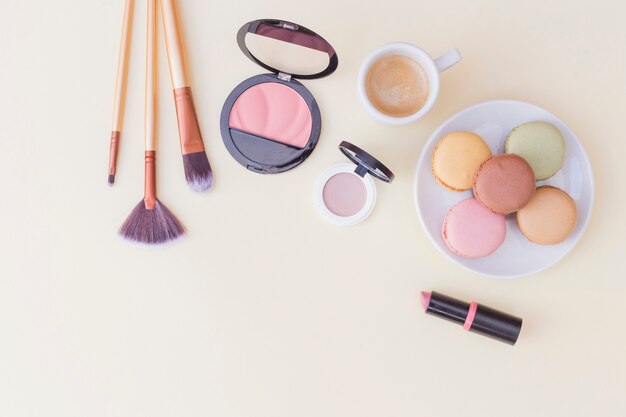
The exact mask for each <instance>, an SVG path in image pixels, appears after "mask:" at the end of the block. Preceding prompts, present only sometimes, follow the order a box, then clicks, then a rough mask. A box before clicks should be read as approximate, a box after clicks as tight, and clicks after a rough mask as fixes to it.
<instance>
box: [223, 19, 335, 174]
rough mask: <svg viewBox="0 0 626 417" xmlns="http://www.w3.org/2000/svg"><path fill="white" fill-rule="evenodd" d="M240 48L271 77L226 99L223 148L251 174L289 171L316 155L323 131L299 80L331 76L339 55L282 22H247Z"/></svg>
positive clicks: (322, 41) (256, 80) (243, 85)
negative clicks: (311, 155) (312, 154)
mask: <svg viewBox="0 0 626 417" xmlns="http://www.w3.org/2000/svg"><path fill="white" fill-rule="evenodd" d="M237 43H238V45H239V48H240V49H241V50H242V52H243V53H244V55H246V56H247V57H248V58H249V59H250V60H252V61H253V62H255V63H256V64H258V65H260V66H261V67H263V68H265V69H266V70H268V71H271V73H269V74H261V75H255V76H253V77H251V78H248V79H247V80H245V81H244V82H242V83H241V84H239V85H238V86H237V87H235V89H234V90H233V91H232V93H230V95H229V96H228V98H227V99H226V103H224V107H223V108H222V115H221V119H220V129H221V133H222V139H223V141H224V145H226V148H227V149H228V152H230V154H231V155H232V156H233V158H235V160H236V161H237V162H239V163H240V164H241V165H243V166H244V167H246V168H248V169H249V170H251V171H254V172H257V173H261V174H275V173H279V172H284V171H288V170H290V169H292V168H294V167H296V166H298V165H300V164H301V163H302V162H303V161H304V160H305V159H306V158H307V157H308V156H309V155H310V154H311V152H313V149H315V145H317V141H318V139H319V137H320V132H321V127H322V121H321V116H320V110H319V107H318V105H317V102H316V101H315V98H313V95H312V94H311V92H310V91H309V90H307V88H306V87H305V86H304V85H302V84H301V83H300V82H298V81H297V79H315V78H322V77H326V76H327V75H330V74H332V73H333V72H334V71H335V69H337V65H338V59H337V54H336V53H335V50H334V49H333V48H332V46H330V44H329V43H328V42H327V41H326V40H325V39H324V38H322V37H321V36H319V35H318V34H316V33H315V32H313V31H311V30H309V29H307V28H305V27H304V26H300V25H297V24H295V23H291V22H286V21H284V20H273V19H261V20H255V21H252V22H248V23H246V24H245V25H243V26H242V27H241V29H239V32H238V33H237Z"/></svg>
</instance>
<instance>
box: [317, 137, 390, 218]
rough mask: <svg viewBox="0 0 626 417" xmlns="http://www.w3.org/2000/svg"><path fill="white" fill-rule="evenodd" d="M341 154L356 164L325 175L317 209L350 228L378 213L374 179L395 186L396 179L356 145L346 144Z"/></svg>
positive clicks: (330, 169) (340, 166) (340, 148)
mask: <svg viewBox="0 0 626 417" xmlns="http://www.w3.org/2000/svg"><path fill="white" fill-rule="evenodd" d="M339 150H340V151H341V152H342V153H343V154H344V155H345V156H346V157H348V159H350V161H352V162H353V163H352V164H338V165H334V166H332V167H330V168H329V169H328V170H327V171H326V172H325V173H324V174H322V176H321V177H320V178H319V180H318V181H317V187H316V199H317V207H318V209H319V210H320V213H321V214H322V215H323V216H324V217H325V218H326V219H327V220H328V221H330V222H331V223H334V224H337V225H340V226H350V225H353V224H357V223H360V222H362V221H363V220H365V219H366V218H367V217H368V216H369V215H370V213H371V212H372V210H374V205H375V203H376V187H375V185H374V181H373V180H372V177H374V178H377V179H379V180H381V181H384V182H391V181H392V180H393V177H394V176H393V173H392V172H391V171H390V170H389V168H387V167H386V166H385V165H383V163H382V162H380V161H379V160H377V159H376V158H374V157H373V156H372V155H370V154H369V153H367V152H365V151H364V150H363V149H361V148H359V147H358V146H356V145H353V144H351V143H349V142H345V141H344V142H341V143H340V144H339ZM355 164H356V166H355Z"/></svg>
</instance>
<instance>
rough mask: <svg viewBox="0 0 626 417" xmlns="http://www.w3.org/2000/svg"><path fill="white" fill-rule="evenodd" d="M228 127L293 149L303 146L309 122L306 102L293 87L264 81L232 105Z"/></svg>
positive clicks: (247, 91) (309, 116)
mask: <svg viewBox="0 0 626 417" xmlns="http://www.w3.org/2000/svg"><path fill="white" fill-rule="evenodd" d="M228 124H229V126H230V128H231V129H238V130H241V131H244V132H246V133H249V134H252V135H255V136H261V137H264V138H266V139H271V140H274V141H277V142H281V143H285V144H287V145H291V146H294V147H296V148H304V146H305V145H306V144H307V142H308V141H309V137H310V136H311V129H312V126H313V122H312V120H311V111H310V110H309V106H308V105H307V104H306V101H304V99H303V98H302V96H301V95H300V94H298V92H297V91H296V90H294V89H293V88H291V87H288V86H286V85H283V84H279V83H273V82H267V83H262V84H256V85H254V86H252V87H250V88H248V89H247V90H246V91H244V92H243V93H242V94H241V95H240V96H239V97H238V98H237V100H236V101H235V103H234V104H233V108H232V109H231V111H230V117H229V120H228Z"/></svg>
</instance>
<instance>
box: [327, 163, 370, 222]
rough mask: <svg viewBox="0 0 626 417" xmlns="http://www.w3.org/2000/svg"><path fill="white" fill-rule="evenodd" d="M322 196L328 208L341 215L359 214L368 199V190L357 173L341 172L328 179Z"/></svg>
mask: <svg viewBox="0 0 626 417" xmlns="http://www.w3.org/2000/svg"><path fill="white" fill-rule="evenodd" d="M322 198H323V199H324V204H325V205H326V208H328V210H330V211H331V212H332V213H333V214H336V215H337V216H341V217H350V216H354V215H355V214H357V213H358V212H359V211H361V209H362V208H363V206H364V205H365V201H366V200H367V191H366V190H365V184H363V180H361V179H360V178H359V177H357V176H356V175H355V174H352V173H349V172H341V173H339V174H335V175H333V176H332V177H330V178H329V179H328V181H326V184H324V190H323V191H322Z"/></svg>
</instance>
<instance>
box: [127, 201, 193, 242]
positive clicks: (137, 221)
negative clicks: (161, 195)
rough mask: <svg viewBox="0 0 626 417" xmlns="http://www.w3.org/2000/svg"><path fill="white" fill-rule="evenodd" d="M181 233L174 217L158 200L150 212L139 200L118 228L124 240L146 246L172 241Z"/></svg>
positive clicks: (179, 225)
mask: <svg viewBox="0 0 626 417" xmlns="http://www.w3.org/2000/svg"><path fill="white" fill-rule="evenodd" d="M183 233H185V229H184V228H183V226H182V225H181V224H180V222H179V221H178V219H177V218H176V216H174V215H173V214H172V212H170V211H169V210H168V209H167V207H165V206H164V205H163V204H162V203H161V202H160V201H159V200H157V202H156V204H155V206H154V208H153V209H151V210H148V209H146V205H145V203H144V201H143V200H141V201H140V202H139V204H137V206H135V208H134V209H133V211H132V212H131V213H130V215H129V216H128V218H127V219H126V221H125V222H124V224H123V225H122V227H121V228H120V235H122V237H124V238H125V239H129V240H133V241H135V242H140V243H145V244H148V245H157V244H160V243H165V242H167V241H170V240H174V239H176V238H178V237H180V236H181V235H182V234H183Z"/></svg>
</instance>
